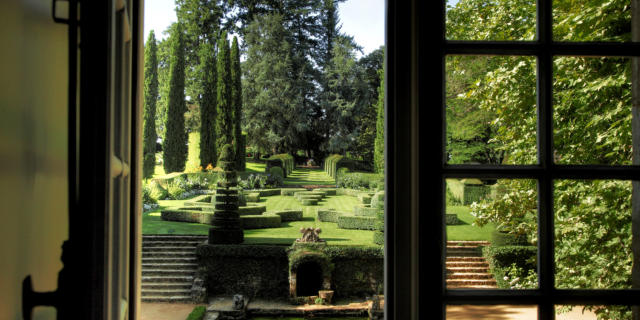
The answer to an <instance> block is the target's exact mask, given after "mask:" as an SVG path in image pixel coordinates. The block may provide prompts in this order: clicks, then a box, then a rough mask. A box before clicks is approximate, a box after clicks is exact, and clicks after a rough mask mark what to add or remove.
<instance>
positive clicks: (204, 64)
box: [200, 43, 218, 168]
mask: <svg viewBox="0 0 640 320" xmlns="http://www.w3.org/2000/svg"><path fill="white" fill-rule="evenodd" d="M200 61H201V76H202V84H201V90H202V91H201V92H202V99H201V100H200V121H201V122H200V165H201V166H202V167H203V168H206V167H207V165H209V164H211V165H212V166H215V165H216V160H217V159H218V153H217V150H218V149H217V148H216V115H217V110H216V103H217V101H216V99H217V90H218V89H217V83H216V82H217V77H218V75H217V74H216V63H217V61H216V52H215V48H214V45H213V43H205V44H204V45H203V46H202V48H201V51H200Z"/></svg>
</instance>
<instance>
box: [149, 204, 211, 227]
mask: <svg viewBox="0 0 640 320" xmlns="http://www.w3.org/2000/svg"><path fill="white" fill-rule="evenodd" d="M198 209H200V210H198ZM201 209H202V208H197V207H192V208H169V209H166V210H162V212H161V213H160V217H161V218H162V220H166V221H179V222H191V223H202V224H211V219H212V218H213V212H210V211H202V210H201Z"/></svg>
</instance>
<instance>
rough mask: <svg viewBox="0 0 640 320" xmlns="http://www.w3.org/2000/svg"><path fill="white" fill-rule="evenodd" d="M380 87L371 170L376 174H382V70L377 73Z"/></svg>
mask: <svg viewBox="0 0 640 320" xmlns="http://www.w3.org/2000/svg"><path fill="white" fill-rule="evenodd" d="M378 74H379V75H380V87H379V88H378V103H377V104H376V109H377V117H376V141H375V146H374V148H375V151H374V154H373V168H374V170H375V171H376V172H379V173H384V69H380V70H379V71H378Z"/></svg>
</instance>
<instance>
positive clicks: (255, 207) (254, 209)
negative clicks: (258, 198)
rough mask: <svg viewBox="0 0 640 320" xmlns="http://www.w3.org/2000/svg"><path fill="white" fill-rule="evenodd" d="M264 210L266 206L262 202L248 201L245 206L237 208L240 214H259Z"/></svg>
mask: <svg viewBox="0 0 640 320" xmlns="http://www.w3.org/2000/svg"><path fill="white" fill-rule="evenodd" d="M265 211H267V206H266V205H264V204H253V203H250V204H248V205H247V206H244V207H239V208H238V214H239V215H241V216H249V215H259V214H262V213H264V212H265Z"/></svg>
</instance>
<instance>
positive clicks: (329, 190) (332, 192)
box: [313, 188, 338, 196]
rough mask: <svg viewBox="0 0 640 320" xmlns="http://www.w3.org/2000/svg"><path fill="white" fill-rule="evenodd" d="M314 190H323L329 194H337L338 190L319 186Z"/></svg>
mask: <svg viewBox="0 0 640 320" xmlns="http://www.w3.org/2000/svg"><path fill="white" fill-rule="evenodd" d="M313 191H322V192H324V193H325V194H326V195H328V196H335V195H336V192H337V191H338V190H337V189H336V188H317V189H313Z"/></svg>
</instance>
